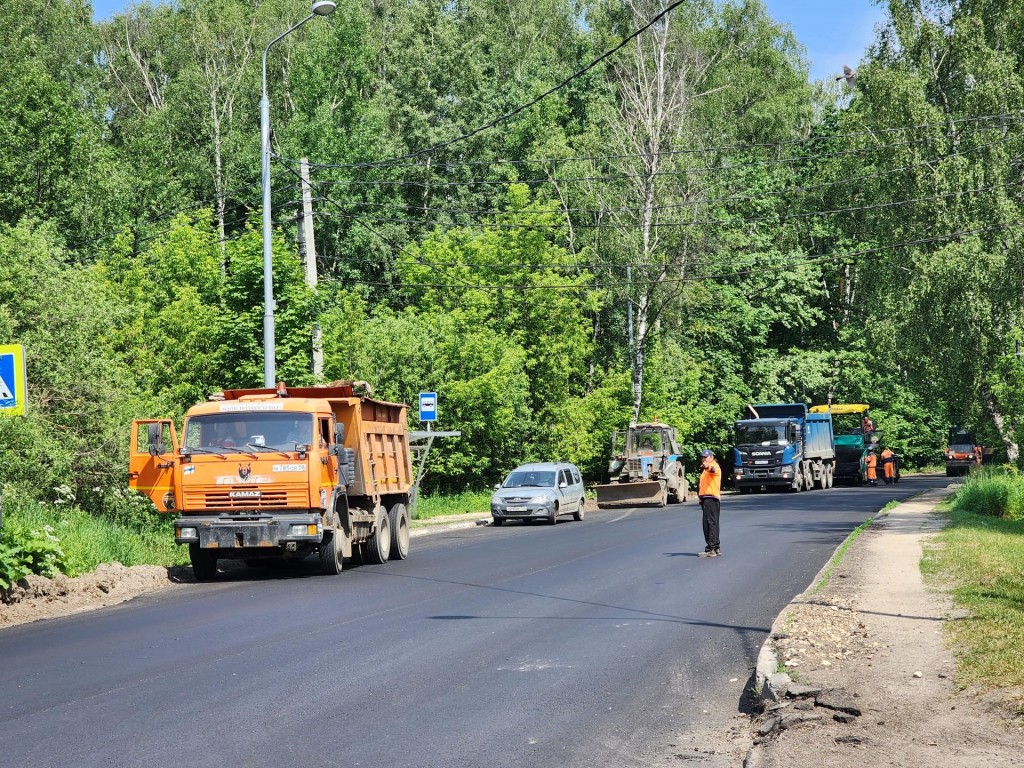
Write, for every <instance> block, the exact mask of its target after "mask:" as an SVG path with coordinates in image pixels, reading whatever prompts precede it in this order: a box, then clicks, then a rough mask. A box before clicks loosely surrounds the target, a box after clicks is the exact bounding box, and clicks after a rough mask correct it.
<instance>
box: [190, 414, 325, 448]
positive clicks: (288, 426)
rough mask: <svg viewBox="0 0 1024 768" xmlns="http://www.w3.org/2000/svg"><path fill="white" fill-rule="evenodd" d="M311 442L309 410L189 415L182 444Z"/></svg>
mask: <svg viewBox="0 0 1024 768" xmlns="http://www.w3.org/2000/svg"><path fill="white" fill-rule="evenodd" d="M312 444H313V414H311V413H288V412H276V413H267V412H259V411H253V412H247V413H216V414H210V415H209V416H192V417H191V418H189V419H187V420H186V422H185V447H186V448H190V449H214V450H216V449H225V448H243V447H245V446H266V447H267V448H275V449H279V450H286V451H294V450H295V447H296V446H297V445H312ZM217 452H218V453H222V452H223V450H220V451H217Z"/></svg>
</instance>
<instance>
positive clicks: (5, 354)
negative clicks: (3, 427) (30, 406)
mask: <svg viewBox="0 0 1024 768" xmlns="http://www.w3.org/2000/svg"><path fill="white" fill-rule="evenodd" d="M26 399H27V390H26V386H25V348H24V347H22V346H21V344H0V414H2V413H9V414H11V415H13V416H24V415H25V401H26Z"/></svg>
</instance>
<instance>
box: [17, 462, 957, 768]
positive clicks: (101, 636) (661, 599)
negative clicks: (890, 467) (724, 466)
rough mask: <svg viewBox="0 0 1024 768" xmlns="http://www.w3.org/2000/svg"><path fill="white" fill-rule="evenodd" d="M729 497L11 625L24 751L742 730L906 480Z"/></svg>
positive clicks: (294, 756) (583, 738) (486, 760)
mask: <svg viewBox="0 0 1024 768" xmlns="http://www.w3.org/2000/svg"><path fill="white" fill-rule="evenodd" d="M946 482H948V481H947V480H946V479H945V478H940V477H908V478H904V480H903V481H902V482H901V483H900V484H899V485H896V486H892V487H885V486H881V487H878V488H841V487H836V488H834V489H831V490H828V491H812V492H805V493H800V494H758V495H753V496H733V495H727V496H726V497H725V498H724V500H723V503H722V551H723V553H724V556H723V557H721V558H718V559H702V558H697V557H696V554H697V552H699V551H700V550H702V549H703V546H704V542H703V537H702V534H701V524H700V511H699V508H698V507H697V505H696V503H695V502H693V501H690V502H688V503H687V504H684V505H677V506H669V507H667V508H665V509H645V510H605V511H601V512H596V513H588V515H587V518H586V520H584V521H583V522H582V523H577V522H573V521H571V520H569V519H568V518H566V519H563V520H561V521H560V522H559V524H558V525H557V526H554V527H551V526H547V525H521V524H509V525H506V526H505V527H502V528H492V527H490V526H487V527H477V528H461V529H457V530H450V531H446V532H441V533H437V534H434V535H431V536H424V537H419V538H415V539H413V547H412V553H411V555H410V558H409V559H408V560H406V561H404V562H390V563H388V564H386V565H382V566H361V567H358V568H352V569H351V570H346V571H345V572H344V573H343V574H342V575H340V576H336V577H328V576H320V575H317V574H316V573H315V571H314V569H313V564H312V560H311V561H310V566H309V568H307V569H305V570H302V571H300V572H299V573H297V574H296V573H289V572H283V573H279V572H275V571H271V570H260V571H250V570H248V569H238V570H235V571H232V572H231V573H230V574H229V575H228V576H227V577H223V576H222V579H221V581H219V582H217V583H214V584H203V585H190V586H186V587H181V588H177V589H174V590H170V591H167V592H163V593H158V594H155V595H150V596H147V597H143V598H139V599H137V600H134V601H132V602H130V603H127V604H124V605H121V606H117V607H114V608H109V609H103V610H100V611H95V612H92V613H88V614H80V615H78V616H73V617H68V618H63V619H54V620H50V621H44V622H38V623H35V624H30V625H23V626H20V627H13V628H10V629H6V630H3V631H0V766H5V767H6V766H10V767H11V768H13V767H15V766H17V767H18V768H29V767H30V766H47V767H49V766H67V767H68V768H78V767H86V766H103V767H104V768H105V767H107V766H146V767H147V768H153V767H159V766H171V765H183V766H186V765H187V766H196V767H198V766H226V765H241V766H275V767H280V766H300V765H301V766H337V765H349V766H379V765H389V766H410V767H414V768H430V767H434V766H436V767H438V768H441V767H445V768H457V767H461V766H465V767H466V768H476V767H477V766H481V767H482V766H488V767H491V766H559V767H567V768H575V767H576V766H579V767H581V768H582V766H602V767H603V768H615V767H618V766H623V767H625V766H629V767H632V766H641V765H650V764H654V763H655V762H657V761H659V760H661V759H663V758H664V756H666V755H670V754H672V753H673V752H676V751H678V750H677V748H676V746H673V745H677V744H678V743H679V742H680V739H681V737H682V736H684V735H685V734H689V733H694V732H696V731H699V730H701V729H707V728H718V727H723V728H724V727H725V726H726V725H728V724H729V723H730V722H731V718H733V717H734V716H735V714H736V713H737V712H738V711H739V710H740V708H741V707H742V706H743V699H744V686H746V685H747V683H748V681H749V679H750V676H751V673H752V671H753V668H754V665H755V662H756V658H757V652H758V649H759V647H760V645H761V643H762V642H763V641H764V639H765V637H766V636H767V633H768V631H769V628H770V626H771V623H772V621H773V619H774V618H775V616H776V615H777V614H778V612H779V611H780V610H781V609H782V608H783V607H784V606H785V605H786V604H787V603H788V602H789V600H790V599H791V598H792V597H793V596H794V595H796V594H797V593H799V592H801V591H802V590H803V589H805V588H806V587H807V586H808V584H809V583H810V581H811V580H812V579H813V578H814V576H815V574H816V573H817V572H818V571H819V569H820V568H821V567H822V566H823V565H824V564H825V563H826V562H827V561H828V559H829V557H830V556H831V555H832V553H833V552H834V550H835V548H836V546H837V545H838V544H840V543H841V542H842V540H843V539H844V538H845V537H846V536H847V534H848V533H849V532H850V531H851V530H852V529H853V528H854V527H856V526H857V525H859V524H860V523H862V522H863V521H864V520H865V519H866V518H867V517H869V516H871V515H873V514H875V513H876V512H877V511H878V510H879V509H880V508H881V507H882V506H883V505H884V504H885V503H886V502H887V501H889V500H890V499H899V498H904V497H906V496H909V495H911V494H914V493H917V492H920V491H922V490H925V489H926V488H932V487H937V486H942V485H945V483H946Z"/></svg>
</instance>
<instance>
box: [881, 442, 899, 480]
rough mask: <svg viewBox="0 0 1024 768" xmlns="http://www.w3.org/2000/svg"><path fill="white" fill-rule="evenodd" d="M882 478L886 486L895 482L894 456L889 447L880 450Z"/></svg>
mask: <svg viewBox="0 0 1024 768" xmlns="http://www.w3.org/2000/svg"><path fill="white" fill-rule="evenodd" d="M881 459H882V477H883V478H884V479H885V484H886V485H892V484H893V483H894V482H896V454H895V453H893V451H892V449H891V448H889V446H886V447H885V448H883V449H882V456H881Z"/></svg>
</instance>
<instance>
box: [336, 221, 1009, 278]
mask: <svg viewBox="0 0 1024 768" xmlns="http://www.w3.org/2000/svg"><path fill="white" fill-rule="evenodd" d="M1021 224H1024V221H1022V220H1018V221H1012V222H1006V223H1001V224H996V225H992V226H988V227H978V228H975V229H963V230H958V231H955V232H950V233H948V234H945V235H934V236H931V237H923V238H918V239H916V240H907V241H904V242H899V243H891V244H889V245H883V246H878V247H874V248H865V249H860V250H856V251H845V252H841V253H832V254H817V255H812V256H797V257H793V258H792V259H784V260H781V261H776V262H773V263H772V264H770V265H764V266H763V267H758V268H753V267H751V268H748V269H740V270H733V271H731V272H723V273H718V274H705V275H691V276H688V277H678V278H664V279H661V280H642V279H634V280H633V281H632V284H633V285H649V286H653V285H670V284H683V283H695V282H707V281H712V280H727V279H729V278H733V277H743V276H747V275H752V274H757V273H760V272H778V271H779V270H780V268H781V267H783V266H787V265H792V264H800V263H804V264H811V263H819V262H824V261H841V260H844V259H850V258H852V257H859V256H867V255H871V254H874V253H882V252H886V251H892V250H899V249H902V248H911V247H914V246H917V245H927V244H930V243H936V242H945V241H948V240H954V239H956V238H959V237H963V236H966V235H974V234H980V233H983V232H991V231H994V230H1001V229H1006V228H1008V227H1016V226H1020V225H1021ZM423 266H431V265H430V264H424V265H423ZM349 282H351V283H354V284H357V285H367V286H374V287H389V288H393V289H397V290H402V289H432V290H441V289H452V288H467V289H471V290H508V291H524V290H574V291H579V290H595V289H601V288H618V287H621V286H622V281H621V280H620V281H616V282H613V283H588V284H587V285H572V284H569V285H556V284H539V285H538V284H532V283H519V284H475V285H468V284H447V283H402V284H395V283H393V282H381V281H371V280H350V281H349Z"/></svg>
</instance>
